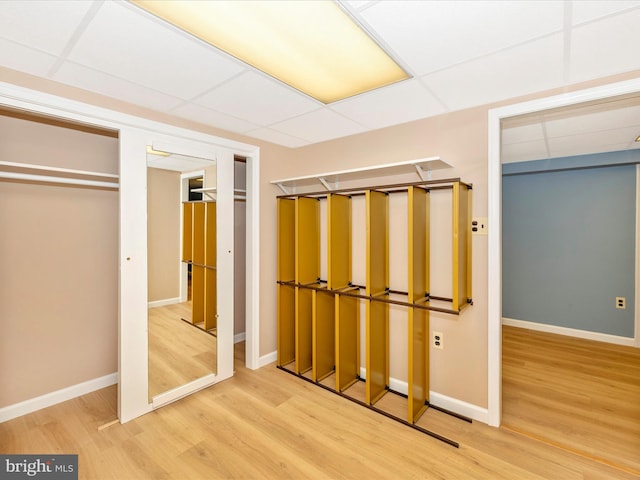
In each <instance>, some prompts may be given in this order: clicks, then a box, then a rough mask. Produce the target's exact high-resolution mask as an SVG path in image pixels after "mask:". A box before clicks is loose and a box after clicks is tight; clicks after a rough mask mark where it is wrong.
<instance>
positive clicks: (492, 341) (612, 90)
mask: <svg viewBox="0 0 640 480" xmlns="http://www.w3.org/2000/svg"><path fill="white" fill-rule="evenodd" d="M638 93H640V78H639V79H633V80H627V81H623V82H617V83H612V84H609V85H603V86H600V87H594V88H589V89H586V90H578V91H575V92H570V93H565V94H561V95H555V96H552V97H547V98H542V99H539V100H532V101H528V102H523V103H517V104H514V105H508V106H505V107H500V108H494V109H491V110H489V113H488V131H489V133H488V159H487V177H488V201H489V205H488V215H489V218H490V219H491V221H490V222H489V228H488V275H487V280H488V312H487V322H488V338H487V343H488V365H487V371H488V381H487V383H488V386H487V389H488V423H489V425H492V426H496V427H497V426H499V425H500V421H501V417H502V219H501V214H502V173H501V170H502V169H501V162H500V146H501V121H502V120H503V119H506V118H509V117H514V116H518V115H524V114H528V113H533V112H540V111H544V110H549V109H553V108H558V107H568V106H572V105H579V104H581V103H585V102H591V101H598V100H606V99H607V98H610V97H616V96H620V95H627V94H638ZM637 262H638V259H637V258H636V263H637ZM638 302H639V299H638V282H636V305H635V306H634V311H635V312H636V313H635V316H636V320H635V341H636V346H640V343H639V337H640V325H639V319H638V313H637V312H638V309H637V305H638V304H639V303H638Z"/></svg>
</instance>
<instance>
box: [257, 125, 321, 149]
mask: <svg viewBox="0 0 640 480" xmlns="http://www.w3.org/2000/svg"><path fill="white" fill-rule="evenodd" d="M245 135H247V136H249V137H252V138H258V139H260V140H264V141H265V142H271V143H275V144H276V145H283V146H285V147H289V148H298V147H304V146H305V145H309V142H307V141H306V140H302V139H300V138H296V137H292V136H291V135H286V134H284V133H282V132H277V131H275V130H272V129H270V128H258V129H256V130H251V131H250V132H247V133H245Z"/></svg>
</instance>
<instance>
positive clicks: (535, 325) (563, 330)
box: [502, 317, 636, 347]
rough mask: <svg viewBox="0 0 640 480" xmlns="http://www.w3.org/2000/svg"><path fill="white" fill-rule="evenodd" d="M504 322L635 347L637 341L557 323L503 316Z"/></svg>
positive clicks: (514, 325)
mask: <svg viewBox="0 0 640 480" xmlns="http://www.w3.org/2000/svg"><path fill="white" fill-rule="evenodd" d="M502 324H503V325H508V326H511V327H519V328H527V329H529V330H536V331H538V332H546V333H556V334H558V335H566V336H569V337H576V338H584V339H586V340H595V341H597V342H606V343H614V344H616V345H626V346H628V347H634V346H635V345H636V341H635V339H634V338H629V337H619V336H617V335H609V334H607V333H598V332H588V331H586V330H577V329H575V328H567V327H558V326H556V325H547V324H545V323H536V322H528V321H526V320H516V319H514V318H506V317H502Z"/></svg>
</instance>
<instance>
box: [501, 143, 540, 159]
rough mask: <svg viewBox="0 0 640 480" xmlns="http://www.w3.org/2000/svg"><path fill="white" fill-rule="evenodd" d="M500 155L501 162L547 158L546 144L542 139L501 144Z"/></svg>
mask: <svg viewBox="0 0 640 480" xmlns="http://www.w3.org/2000/svg"><path fill="white" fill-rule="evenodd" d="M500 155H501V161H502V163H513V162H527V161H529V160H542V159H543V158H549V153H548V151H547V144H546V143H545V141H544V140H534V141H531V142H520V143H512V144H510V145H503V146H502V148H501V151H500Z"/></svg>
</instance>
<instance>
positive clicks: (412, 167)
mask: <svg viewBox="0 0 640 480" xmlns="http://www.w3.org/2000/svg"><path fill="white" fill-rule="evenodd" d="M445 168H452V165H449V164H448V163H446V162H444V161H443V160H442V159H440V157H428V158H418V159H415V160H407V161H404V162H397V163H388V164H384V165H376V166H372V167H360V168H352V169H349V170H339V171H335V172H328V173H322V174H317V175H305V176H301V177H292V178H284V179H280V180H272V181H271V182H270V183H272V184H273V185H276V186H278V187H279V188H280V190H282V191H283V192H284V194H285V195H289V194H292V193H295V192H296V190H297V189H298V188H301V187H312V186H317V185H322V186H323V187H324V188H325V189H326V190H327V191H332V190H335V189H337V188H338V185H339V184H340V182H346V181H352V180H364V179H370V178H376V177H387V176H393V175H403V174H410V173H416V174H417V175H418V177H419V180H430V179H431V172H432V171H433V170H442V169H445Z"/></svg>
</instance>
